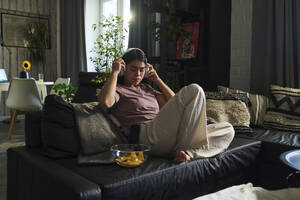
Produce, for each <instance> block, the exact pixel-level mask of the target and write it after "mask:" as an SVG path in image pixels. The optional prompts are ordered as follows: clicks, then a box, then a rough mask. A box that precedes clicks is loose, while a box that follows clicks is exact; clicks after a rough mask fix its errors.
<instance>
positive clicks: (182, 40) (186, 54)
mask: <svg viewBox="0 0 300 200" xmlns="http://www.w3.org/2000/svg"><path fill="white" fill-rule="evenodd" d="M199 27H200V22H189V23H185V24H184V25H183V32H182V33H181V35H180V36H179V38H178V39H177V49H176V58H177V59H189V58H196V57H197V53H198V52H197V51H198V40H199Z"/></svg>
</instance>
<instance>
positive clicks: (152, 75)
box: [145, 63, 159, 82]
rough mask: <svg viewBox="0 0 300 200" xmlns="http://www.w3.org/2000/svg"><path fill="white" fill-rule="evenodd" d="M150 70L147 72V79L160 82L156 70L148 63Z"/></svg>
mask: <svg viewBox="0 0 300 200" xmlns="http://www.w3.org/2000/svg"><path fill="white" fill-rule="evenodd" d="M146 67H148V68H149V70H148V72H146V74H145V78H147V79H149V80H150V81H152V82H156V81H157V80H159V76H158V74H157V73H156V70H155V69H154V67H153V66H152V65H151V64H149V63H147V66H146Z"/></svg>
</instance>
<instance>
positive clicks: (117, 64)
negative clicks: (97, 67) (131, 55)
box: [112, 58, 126, 74]
mask: <svg viewBox="0 0 300 200" xmlns="http://www.w3.org/2000/svg"><path fill="white" fill-rule="evenodd" d="M122 68H123V69H124V71H125V70H126V64H125V62H124V60H123V59H122V58H115V60H114V61H113V63H112V73H114V72H116V73H118V74H119V73H120V71H121V69H122Z"/></svg>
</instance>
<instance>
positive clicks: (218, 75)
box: [208, 0, 231, 90]
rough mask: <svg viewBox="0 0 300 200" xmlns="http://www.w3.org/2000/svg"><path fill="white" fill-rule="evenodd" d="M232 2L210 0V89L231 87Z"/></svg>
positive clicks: (228, 0)
mask: <svg viewBox="0 0 300 200" xmlns="http://www.w3.org/2000/svg"><path fill="white" fill-rule="evenodd" d="M230 30H231V0H222V1H219V0H210V8H209V29H208V41H209V43H208V44H209V46H208V51H209V58H208V59H209V63H208V64H209V79H210V85H209V89H211V90H213V89H215V88H216V86H217V85H224V86H229V81H230Z"/></svg>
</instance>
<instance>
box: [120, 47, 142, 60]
mask: <svg viewBox="0 0 300 200" xmlns="http://www.w3.org/2000/svg"><path fill="white" fill-rule="evenodd" d="M122 59H123V60H124V62H125V63H126V64H128V63H130V62H132V61H135V60H138V61H141V62H145V64H146V63H147V58H146V55H145V53H144V52H143V51H142V50H141V49H139V48H129V49H127V50H126V51H125V53H124V54H123V56H122Z"/></svg>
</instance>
